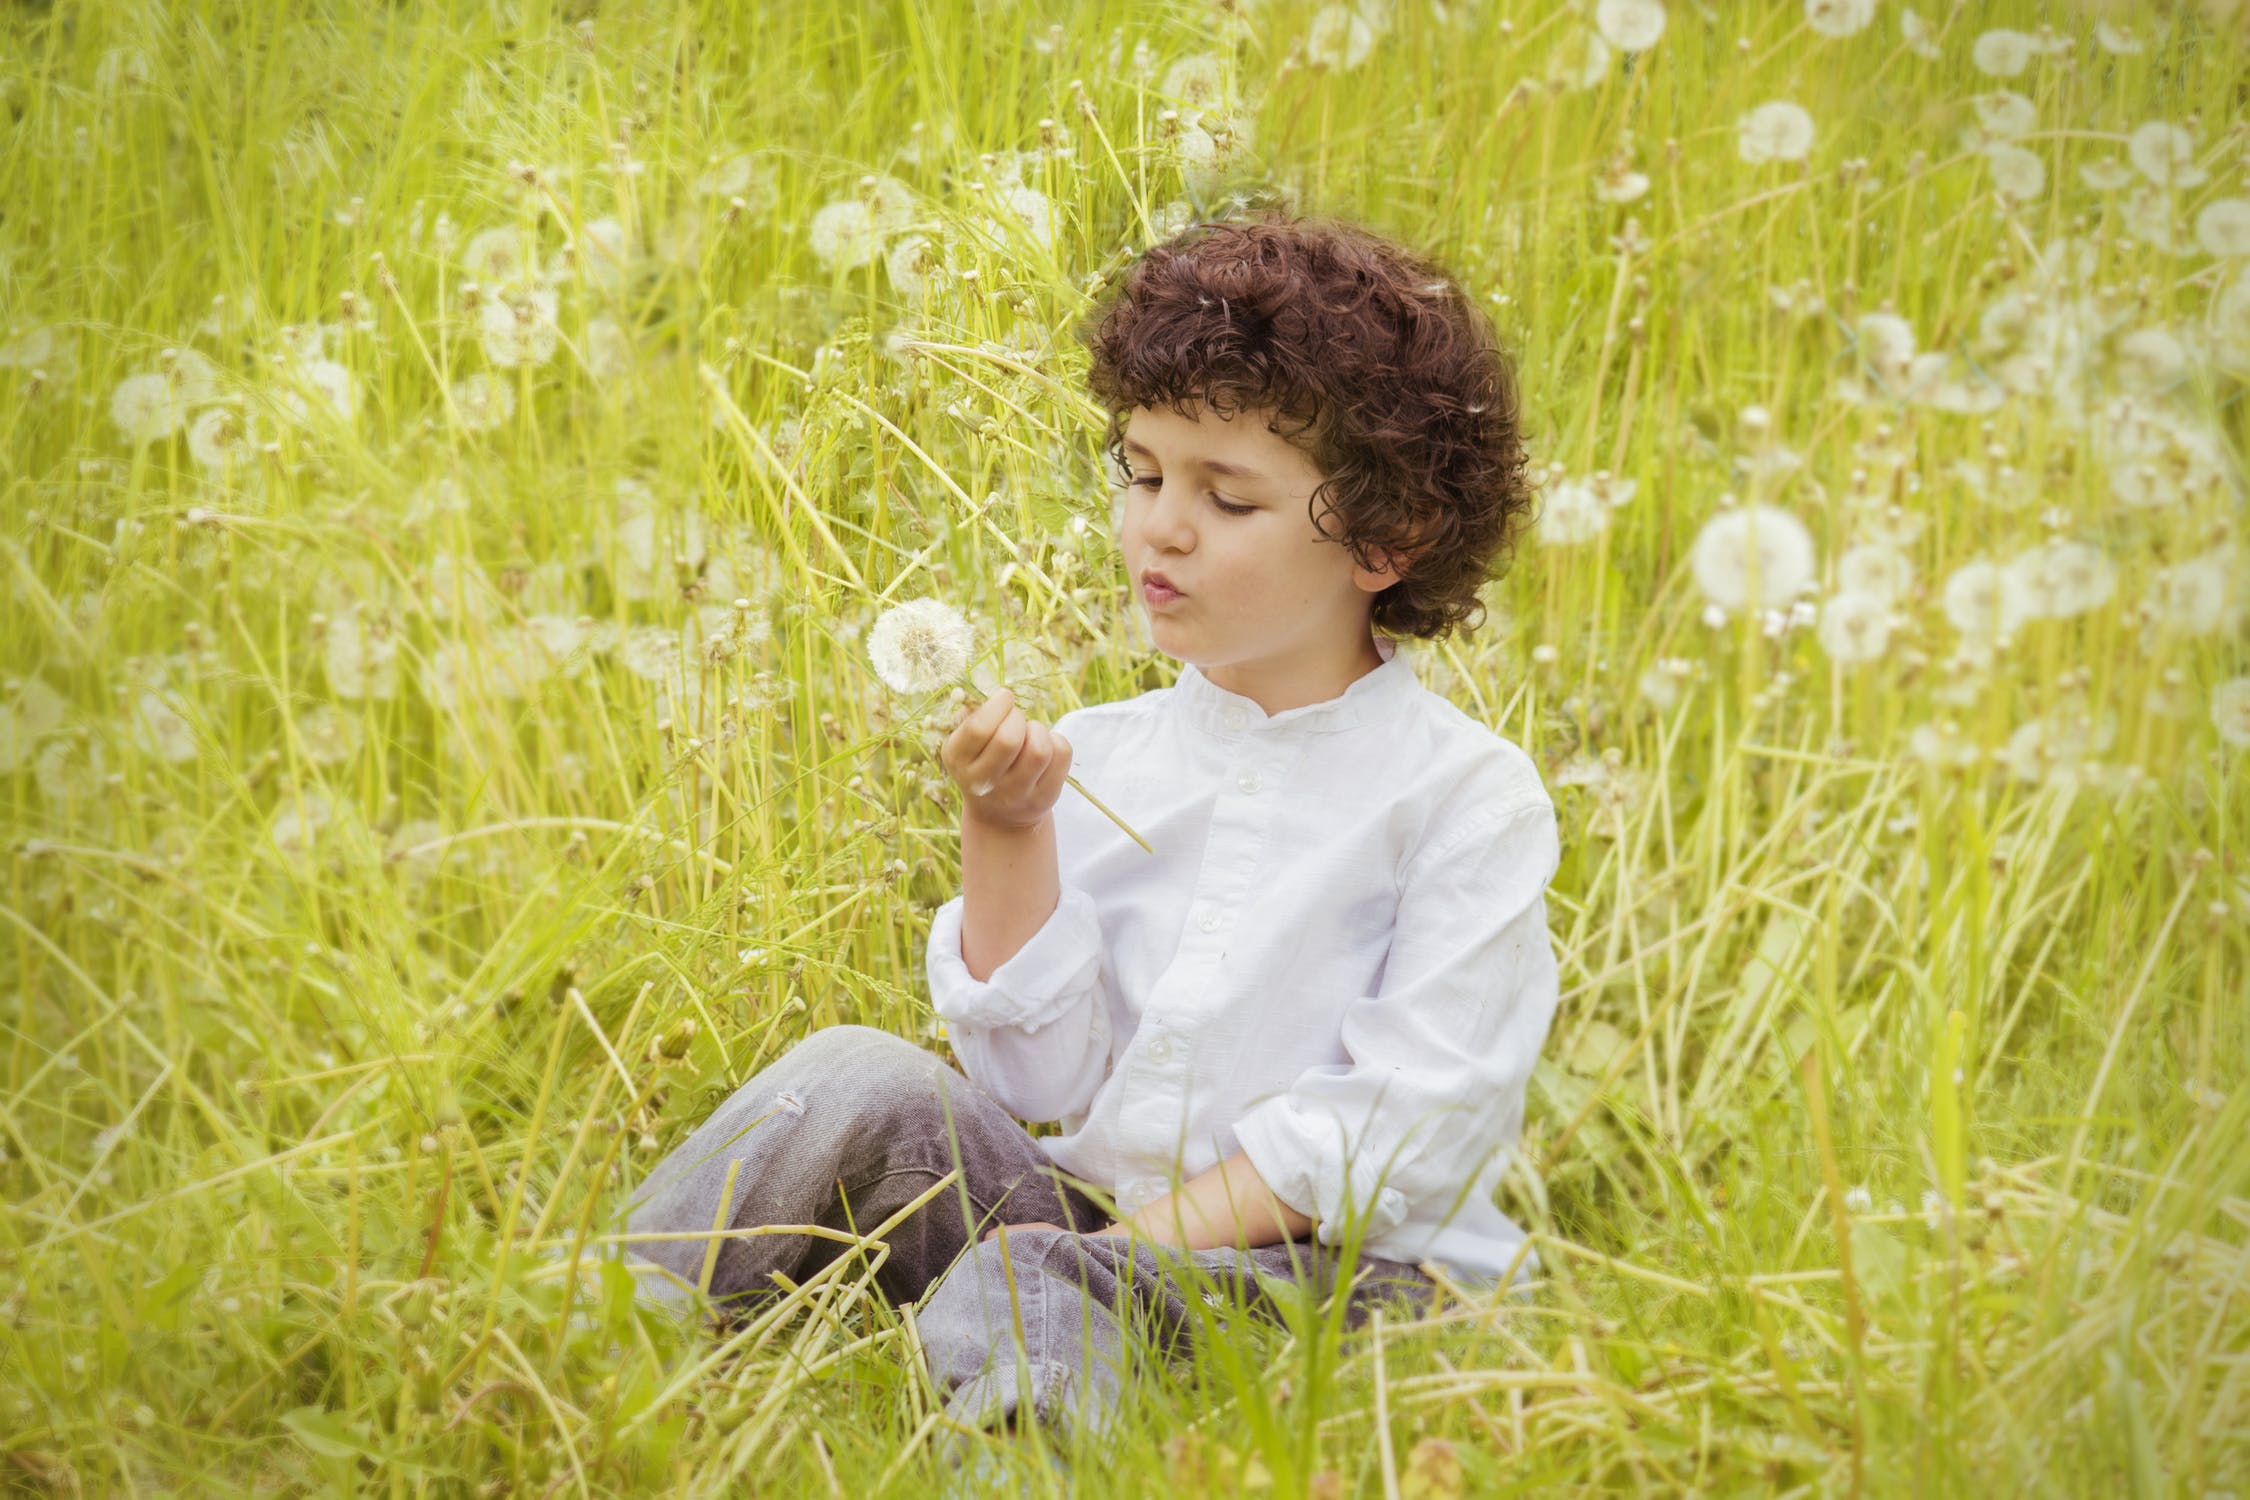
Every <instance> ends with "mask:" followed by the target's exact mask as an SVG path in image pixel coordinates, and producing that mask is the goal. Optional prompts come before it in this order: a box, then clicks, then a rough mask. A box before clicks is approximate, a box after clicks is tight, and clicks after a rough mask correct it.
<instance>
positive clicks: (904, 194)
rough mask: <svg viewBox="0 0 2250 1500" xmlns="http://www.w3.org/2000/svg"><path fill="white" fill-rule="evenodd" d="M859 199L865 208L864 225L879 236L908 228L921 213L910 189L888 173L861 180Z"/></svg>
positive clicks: (874, 173)
mask: <svg viewBox="0 0 2250 1500" xmlns="http://www.w3.org/2000/svg"><path fill="white" fill-rule="evenodd" d="M859 199H860V201H861V202H862V203H864V204H866V205H867V220H868V223H869V224H870V225H871V226H872V227H873V228H874V231H875V233H876V234H877V235H881V236H888V235H893V234H897V233H899V232H900V231H901V230H904V229H906V228H908V227H910V226H911V225H912V224H913V223H914V221H915V220H916V219H917V218H919V217H920V216H921V212H922V210H921V206H920V203H919V202H918V200H917V199H916V198H915V196H914V189H912V188H910V187H908V186H907V185H906V184H905V183H904V182H901V181H900V180H899V179H898V178H896V177H893V176H891V175H890V173H888V172H870V173H868V174H867V175H866V176H865V177H862V178H861V179H860V180H859Z"/></svg>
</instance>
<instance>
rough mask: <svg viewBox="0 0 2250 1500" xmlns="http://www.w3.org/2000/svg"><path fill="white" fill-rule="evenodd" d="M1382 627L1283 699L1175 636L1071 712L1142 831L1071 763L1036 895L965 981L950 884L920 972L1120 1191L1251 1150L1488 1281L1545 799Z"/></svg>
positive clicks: (1394, 1239)
mask: <svg viewBox="0 0 2250 1500" xmlns="http://www.w3.org/2000/svg"><path fill="white" fill-rule="evenodd" d="M1375 640H1376V649H1377V650H1378V652H1379V653H1380V654H1381V655H1382V657H1383V658H1384V660H1383V664H1382V665H1381V666H1379V667H1377V668H1375V669H1374V670H1372V671H1370V672H1368V673H1366V674H1365V675H1364V676H1362V677H1360V678H1359V679H1358V680H1357V681H1356V682H1354V683H1352V685H1351V686H1350V687H1349V688H1347V689H1346V690H1345V691H1344V692H1343V693H1342V694H1341V695H1339V696H1338V697H1335V698H1331V699H1329V700H1327V701H1326V702H1322V703H1312V704H1306V705H1303V706H1301V707H1298V708H1292V709H1287V710H1284V711H1283V712H1281V713H1278V714H1272V715H1268V714H1267V713H1266V712H1265V711H1264V710H1263V709H1261V708H1260V707H1259V706H1258V704H1257V703H1256V702H1255V701H1254V700H1253V699H1250V698H1247V697H1244V696H1242V695H1240V694H1237V693H1231V692H1228V691H1227V690H1226V689H1224V688H1221V687H1219V686H1217V685H1216V684H1215V683H1213V682H1212V681H1211V680H1210V679H1209V678H1208V677H1206V676H1205V675H1204V674H1203V672H1202V671H1201V670H1200V669H1199V668H1197V667H1196V666H1195V664H1194V663H1192V662H1190V663H1186V664H1184V665H1183V666H1182V669H1181V671H1180V674H1179V676H1178V678H1177V680H1176V681H1175V683H1174V684H1173V686H1171V687H1168V688H1159V689H1156V690H1154V691H1151V692H1147V693H1143V694H1141V695H1140V696H1139V697H1136V698H1130V699H1124V700H1121V701H1118V702H1114V703H1098V704H1090V705H1088V706H1087V707H1084V708H1080V709H1075V710H1073V711H1071V712H1069V713H1066V714H1064V715H1063V716H1062V718H1060V719H1059V720H1057V721H1056V723H1055V728H1056V729H1057V730H1058V731H1059V732H1060V733H1061V734H1062V735H1063V737H1064V738H1065V739H1067V740H1069V742H1070V745H1071V774H1072V775H1073V776H1075V777H1077V778H1078V780H1079V781H1080V782H1081V783H1083V784H1084V785H1085V786H1086V787H1087V789H1088V790H1090V791H1092V792H1093V794H1094V795H1095V796H1097V797H1099V798H1101V799H1102V800H1103V801H1104V802H1105V803H1107V804H1108V805H1109V806H1110V807H1111V808H1113V809H1115V811H1116V812H1117V814H1118V816H1119V817H1121V818H1123V819H1124V820H1125V821H1126V822H1128V823H1130V824H1131V825H1132V826H1133V827H1134V828H1136V829H1137V830H1139V832H1140V834H1141V836H1142V837H1143V838H1145V839H1147V840H1148V841H1149V843H1150V844H1151V845H1153V846H1154V847H1155V851H1156V852H1155V853H1153V854H1151V853H1149V852H1148V851H1147V850H1145V849H1143V848H1141V847H1140V845H1138V844H1136V843H1134V842H1133V841H1132V840H1131V839H1130V838H1128V837H1127V836H1126V835H1125V832H1124V830H1122V829H1120V828H1119V827H1118V826H1117V825H1116V824H1115V823H1113V822H1111V821H1110V820H1109V819H1108V818H1107V817H1106V816H1104V815H1103V814H1102V813H1101V812H1100V811H1099V810H1098V809H1096V808H1095V807H1094V805H1093V804H1092V803H1091V802H1089V801H1087V800H1086V798H1084V797H1083V796H1081V795H1080V794H1079V793H1078V792H1077V791H1076V790H1075V789H1072V788H1067V787H1066V788H1065V789H1064V791H1063V795H1062V799H1061V801H1059V802H1058V803H1056V804H1055V809H1054V814H1053V816H1054V821H1055V847H1056V852H1057V856H1058V865H1059V874H1060V876H1061V887H1062V889H1061V899H1060V901H1059V902H1058V903H1057V905H1056V907H1055V910H1054V911H1053V913H1052V914H1050V915H1049V916H1048V918H1047V920H1046V923H1045V924H1044V925H1043V926H1041V927H1040V928H1039V930H1038V931H1037V932H1035V933H1033V934H1032V936H1031V938H1030V939H1029V940H1028V941H1027V942H1026V943H1025V944H1024V946H1023V947H1022V948H1021V949H1019V950H1018V951H1017V952H1016V953H1014V954H1013V955H1011V956H1010V957H1009V959H1008V961H1007V962H1005V963H1003V964H1001V965H1000V966H999V967H998V968H997V969H995V970H994V971H993V973H992V975H991V977H990V979H989V980H986V981H983V982H979V981H978V980H977V979H975V978H973V977H972V976H971V975H970V973H969V970H968V966H967V964H966V963H964V962H963V961H962V957H961V914H962V905H963V902H964V900H965V898H964V897H962V896H955V897H954V898H953V899H952V900H950V901H948V902H946V903H945V904H944V905H943V906H941V907H939V908H938V910H937V912H936V914H935V916H934V917H933V918H932V919H931V923H930V935H929V949H928V957H927V964H926V967H927V970H928V974H929V980H930V993H931V999H932V1002H933V1004H934V1005H935V1006H936V1009H937V1013H938V1014H939V1015H940V1016H941V1017H943V1018H944V1020H945V1022H946V1025H947V1035H948V1037H949V1039H950V1040H951V1042H952V1044H953V1048H954V1051H955V1054H956V1055H957V1056H958V1057H959V1059H960V1061H961V1064H962V1067H963V1070H964V1071H965V1072H966V1073H967V1074H968V1076H969V1077H970V1079H971V1080H973V1081H974V1082H975V1083H977V1084H978V1085H979V1086H980V1087H982V1088H983V1089H984V1090H985V1091H986V1092H988V1093H990V1094H991V1095H992V1096H993V1097H994V1098H995V1099H997V1100H999V1101H1000V1103H1001V1104H1002V1105H1004V1106H1005V1107H1006V1108H1007V1109H1008V1110H1009V1111H1010V1112H1011V1113H1012V1114H1014V1115H1016V1116H1017V1117H1019V1118H1021V1119H1024V1120H1030V1121H1046V1120H1059V1121H1061V1122H1062V1124H1063V1127H1064V1129H1063V1133H1062V1134H1060V1135H1057V1136H1050V1137H1044V1138H1042V1139H1040V1141H1039V1145H1040V1147H1041V1149H1043V1150H1044V1151H1045V1152H1046V1153H1047V1155H1048V1156H1049V1157H1050V1158H1051V1159H1052V1160H1053V1161H1054V1162H1055V1163H1056V1165H1058V1166H1060V1167H1061V1168H1062V1169H1063V1170H1064V1171H1066V1172H1069V1173H1072V1174H1074V1175H1075V1176H1078V1177H1080V1178H1083V1179H1085V1180H1086V1181H1089V1182H1092V1183H1095V1184H1098V1185H1100V1186H1103V1187H1105V1188H1108V1189H1110V1190H1111V1191H1112V1192H1113V1193H1114V1195H1115V1197H1116V1199H1117V1202H1118V1208H1119V1212H1120V1213H1121V1214H1130V1213H1132V1212H1134V1211H1135V1210H1137V1209H1139V1208H1141V1207H1142V1206H1144V1205H1146V1204H1148V1203H1150V1202H1153V1201H1155V1200H1156V1199H1159V1198H1161V1197H1163V1196H1164V1195H1165V1194H1166V1193H1167V1192H1169V1191H1171V1189H1172V1187H1173V1186H1174V1184H1175V1182H1177V1181H1185V1180H1186V1179H1188V1178H1190V1177H1193V1176H1196V1175H1198V1174H1200V1173H1202V1172H1204V1171H1207V1170H1209V1169H1210V1168H1211V1167H1213V1166H1214V1165H1216V1164H1217V1163H1218V1162H1220V1161H1221V1160H1223V1159H1224V1158H1226V1157H1229V1156H1232V1155H1233V1154H1234V1153H1235V1152H1236V1151H1238V1150H1240V1151H1245V1152H1247V1153H1248V1154H1249V1158H1250V1163H1251V1165H1252V1166H1254V1167H1256V1168H1257V1171H1258V1175H1259V1176H1260V1177H1261V1178H1263V1179H1264V1180H1265V1182H1266V1185H1267V1186H1268V1187H1270V1188H1271V1189H1272V1190H1273V1193H1274V1196H1275V1197H1277V1198H1279V1199H1280V1200H1281V1201H1282V1202H1283V1203H1286V1204H1288V1205H1289V1206H1290V1207H1291V1208H1294V1209H1296V1210H1297V1211H1298V1212H1299V1213H1302V1214H1306V1215H1308V1216H1309V1217H1311V1218H1312V1219H1314V1220H1315V1221H1316V1224H1317V1230H1316V1236H1317V1238H1318V1240H1319V1241H1320V1243H1322V1244H1327V1245H1334V1244H1338V1243H1340V1241H1341V1238H1342V1236H1343V1231H1344V1229H1345V1224H1344V1218H1345V1215H1346V1212H1347V1210H1349V1211H1351V1212H1354V1213H1356V1214H1358V1215H1361V1216H1363V1217H1364V1222H1365V1223H1366V1236H1365V1238H1364V1239H1363V1240H1362V1241H1361V1252H1362V1253H1363V1254H1366V1255H1376V1256H1381V1257H1383V1258H1384V1259H1387V1260H1403V1261H1408V1262H1414V1261H1419V1260H1423V1259H1430V1260H1435V1261H1437V1262H1438V1263H1439V1264H1440V1266H1441V1268H1443V1269H1445V1270H1446V1271H1447V1272H1448V1273H1450V1274H1454V1275H1456V1276H1458V1277H1459V1278H1461V1279H1463V1280H1465V1281H1467V1282H1470V1283H1472V1284H1477V1285H1484V1286H1489V1285H1490V1284H1491V1283H1492V1282H1494V1281H1495V1280H1496V1279H1497V1278H1498V1277H1499V1276H1500V1275H1501V1274H1503V1273H1504V1272H1505V1271H1506V1270H1507V1268H1508V1266H1509V1265H1510V1263H1511V1262H1512V1261H1513V1260H1514V1259H1515V1256H1516V1253H1517V1251H1518V1250H1519V1248H1520V1247H1521V1246H1522V1243H1523V1238H1524V1235H1523V1231H1522V1230H1521V1229H1520V1228H1519V1227H1518V1226H1517V1225H1516V1224H1515V1223H1514V1222H1513V1221H1511V1220H1510V1219H1509V1218H1508V1216H1507V1215H1505V1214H1503V1213H1502V1212H1501V1211H1500V1210H1499V1208H1498V1207H1497V1206H1495V1205H1494V1203H1493V1201H1492V1194H1493V1190H1494V1188H1495V1187H1496V1186H1497V1185H1498V1182H1499V1179H1500V1175H1501V1173H1502V1170H1503V1169H1504V1168H1505V1166H1506V1164H1507V1158H1508V1154H1509V1152H1510V1150H1511V1149H1512V1148H1513V1147H1514V1145H1515V1143H1516V1141H1517V1139H1518V1137H1519V1135H1520V1133H1521V1130H1522V1126H1523V1106H1524V1088H1525V1085H1526V1083H1527V1081H1528V1080H1529V1078H1530V1076H1531V1069H1532V1064H1533V1062H1534V1061H1535V1060H1536V1059H1537V1057H1538V1053H1539V1049H1540V1047H1541V1045H1542V1044H1543V1043H1544V1042H1545V1040H1546V1036H1547V1028H1548V1023H1549V1022H1550V1020H1551V1019H1552V1018H1553V1015H1554V1011H1555V1004H1556V1000H1557V996H1558V977H1559V976H1558V971H1557V967H1556V963H1555V956H1554V949H1553V946H1552V943H1551V941H1550V939H1549V937H1548V933H1547V919H1546V903H1545V895H1544V892H1545V888H1546V885H1547V882H1548V880H1549V879H1550V878H1551V877H1552V876H1553V875H1554V872H1555V868H1556V865H1557V862H1558V861H1559V860H1560V858H1561V848H1560V843H1559V835H1558V832H1557V828H1556V823H1555V810H1554V803H1553V801H1552V799H1551V798H1550V797H1549V796H1548V794H1547V790H1546V787H1545V786H1544V785H1543V784H1542V782H1541V781H1540V778H1539V772H1538V768H1537V766H1536V765H1535V764H1534V763H1533V761H1532V759H1531V757H1530V756H1528V755H1526V754H1525V753H1524V752H1523V750H1521V749H1520V748H1519V747H1517V746H1516V745H1515V744H1514V743H1513V742H1511V741H1509V740H1506V739H1503V738H1502V737H1501V736H1499V735H1498V734H1496V733H1494V732H1493V731H1492V730H1491V729H1489V728H1487V727H1486V726H1484V725H1482V724H1480V723H1478V722H1477V721H1476V720H1474V719H1472V718H1470V717H1469V716H1468V715H1467V714H1466V713H1463V712H1462V711H1461V710H1460V709H1459V708H1457V707H1455V706H1454V705H1453V704H1452V703H1451V702H1449V701H1448V700H1447V699H1446V698H1444V697H1443V696H1442V695H1440V694H1438V693H1435V692H1432V691H1431V690H1429V689H1428V688H1427V687H1425V686H1424V685H1423V684H1422V682H1421V681H1420V679H1419V678H1417V677H1416V676H1415V675H1414V670H1413V662H1412V658H1411V655H1402V654H1400V653H1399V651H1398V647H1397V643H1396V642H1395V641H1393V640H1391V639H1390V638H1388V637H1385V636H1377V637H1376V638H1375ZM1386 1167H1387V1171H1386ZM1347 1169H1348V1178H1349V1180H1348V1183H1347ZM1379 1179H1380V1180H1379ZM1535 1264H1536V1262H1535V1261H1534V1260H1533V1259H1532V1258H1531V1257H1530V1256H1528V1255H1526V1256H1525V1258H1524V1262H1523V1268H1530V1267H1532V1266H1534V1265H1535ZM1521 1274H1522V1269H1521V1268H1519V1276H1520V1275H1521Z"/></svg>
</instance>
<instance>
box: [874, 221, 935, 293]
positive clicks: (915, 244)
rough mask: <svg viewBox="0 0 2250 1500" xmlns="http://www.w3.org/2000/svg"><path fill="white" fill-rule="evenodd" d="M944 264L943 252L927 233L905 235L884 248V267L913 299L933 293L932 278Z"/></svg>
mask: <svg viewBox="0 0 2250 1500" xmlns="http://www.w3.org/2000/svg"><path fill="white" fill-rule="evenodd" d="M944 266H945V256H944V254H943V252H942V251H941V250H940V248H939V246H938V244H937V242H936V241H935V240H933V239H931V238H930V237H929V236H928V235H926V234H908V235H901V236H900V237H899V238H898V240H897V241H895V242H894V243H893V244H892V245H891V248H890V249H888V250H886V251H884V252H883V269H884V270H885V271H886V272H887V273H888V274H889V276H890V278H891V285H892V286H893V287H895V288H896V289H897V290H898V291H899V293H900V294H901V295H902V296H904V297H905V298H906V299H907V300H908V301H909V302H919V301H921V300H922V298H924V297H925V296H927V295H928V294H929V290H930V278H931V277H932V276H933V275H934V274H936V273H937V272H938V271H940V270H943V269H944Z"/></svg>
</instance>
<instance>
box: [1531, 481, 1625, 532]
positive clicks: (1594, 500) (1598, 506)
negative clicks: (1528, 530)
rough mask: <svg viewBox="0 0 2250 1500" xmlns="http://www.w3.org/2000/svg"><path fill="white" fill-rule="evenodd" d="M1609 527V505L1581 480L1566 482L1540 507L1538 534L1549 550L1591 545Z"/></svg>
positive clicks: (1551, 493)
mask: <svg viewBox="0 0 2250 1500" xmlns="http://www.w3.org/2000/svg"><path fill="white" fill-rule="evenodd" d="M1608 526H1609V506H1608V505H1607V504H1606V503H1604V502H1603V500H1602V498H1601V496H1600V495H1598V494H1596V493H1595V491H1594V487H1593V486H1592V485H1591V484H1588V483H1587V482H1586V481H1584V480H1582V479H1571V480H1565V481H1564V482H1563V483H1561V484H1558V485H1556V486H1555V487H1554V488H1553V489H1551V490H1549V491H1548V492H1547V497H1546V499H1545V501H1544V502H1543V503H1542V504H1541V506H1540V511H1539V525H1538V534H1539V540H1540V542H1541V543H1542V544H1543V545H1545V546H1549V547H1572V546H1577V545H1578V544H1580V543H1582V542H1590V541H1592V540H1594V539H1595V538H1596V537H1598V536H1600V535H1601V534H1602V532H1603V531H1604V530H1606V529H1607V528H1608Z"/></svg>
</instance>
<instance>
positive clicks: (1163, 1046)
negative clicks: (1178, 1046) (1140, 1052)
mask: <svg viewBox="0 0 2250 1500" xmlns="http://www.w3.org/2000/svg"><path fill="white" fill-rule="evenodd" d="M1148 1055H1149V1056H1151V1057H1153V1058H1155V1059H1156V1060H1157V1061H1158V1062H1162V1061H1164V1059H1165V1058H1167V1057H1170V1056H1171V1055H1172V1039H1171V1038H1170V1037H1165V1036H1160V1037H1158V1038H1157V1039H1156V1040H1155V1041H1153V1042H1150V1043H1149V1044H1148Z"/></svg>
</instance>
